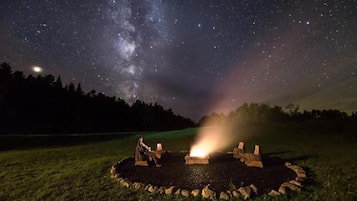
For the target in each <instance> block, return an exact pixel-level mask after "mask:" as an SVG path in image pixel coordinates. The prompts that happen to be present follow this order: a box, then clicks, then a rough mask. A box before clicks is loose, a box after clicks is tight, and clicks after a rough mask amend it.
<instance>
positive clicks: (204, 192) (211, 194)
mask: <svg viewBox="0 0 357 201" xmlns="http://www.w3.org/2000/svg"><path fill="white" fill-rule="evenodd" d="M201 195H202V197H203V198H208V199H214V198H216V193H215V192H214V191H212V190H211V189H209V184H208V185H207V186H205V187H204V188H203V189H202V192H201Z"/></svg>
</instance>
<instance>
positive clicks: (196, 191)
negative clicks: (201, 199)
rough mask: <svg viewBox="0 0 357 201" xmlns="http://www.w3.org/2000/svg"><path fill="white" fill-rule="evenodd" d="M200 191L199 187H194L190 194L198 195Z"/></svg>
mask: <svg viewBox="0 0 357 201" xmlns="http://www.w3.org/2000/svg"><path fill="white" fill-rule="evenodd" d="M200 193H201V191H200V189H194V190H192V191H191V194H192V195H193V197H197V196H199V195H200Z"/></svg>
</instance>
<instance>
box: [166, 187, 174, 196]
mask: <svg viewBox="0 0 357 201" xmlns="http://www.w3.org/2000/svg"><path fill="white" fill-rule="evenodd" d="M174 188H175V186H170V187H169V188H167V189H166V190H165V194H166V195H171V194H172V191H173V190H174Z"/></svg>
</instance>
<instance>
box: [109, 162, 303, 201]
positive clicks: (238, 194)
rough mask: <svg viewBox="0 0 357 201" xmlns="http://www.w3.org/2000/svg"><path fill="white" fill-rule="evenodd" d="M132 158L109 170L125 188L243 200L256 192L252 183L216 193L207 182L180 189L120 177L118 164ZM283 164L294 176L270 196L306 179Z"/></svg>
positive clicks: (296, 188)
mask: <svg viewBox="0 0 357 201" xmlns="http://www.w3.org/2000/svg"><path fill="white" fill-rule="evenodd" d="M129 159H132V158H126V159H123V160H121V161H118V162H117V164H115V165H114V166H112V168H111V170H110V175H111V178H113V179H115V180H116V181H117V182H119V183H120V184H121V185H122V186H124V187H127V188H134V189H143V190H145V191H148V192H150V193H160V194H165V195H178V196H183V197H190V196H192V197H198V196H202V198H207V199H216V198H218V199H222V200H229V199H230V198H243V199H244V200H247V199H249V198H252V196H256V195H257V194H258V188H257V187H256V186H255V185H254V184H251V185H249V186H242V187H239V188H238V189H235V190H232V191H230V190H227V191H226V192H223V191H222V192H220V193H219V195H217V194H216V192H214V191H213V190H211V189H210V188H209V186H210V185H209V184H208V185H207V186H205V187H204V188H203V189H202V190H201V189H194V190H191V191H190V190H188V189H181V188H178V187H176V186H169V187H164V186H154V185H152V184H145V183H142V182H133V181H129V180H127V179H125V178H122V177H121V176H120V174H119V173H118V172H117V168H118V167H120V165H121V164H122V163H123V162H125V161H127V160H129ZM285 166H286V167H287V168H289V169H291V170H293V171H294V172H295V173H296V178H295V180H291V181H288V182H284V183H282V184H281V185H280V187H279V189H278V190H271V191H270V192H269V193H268V195H269V196H272V197H276V196H280V195H286V194H287V193H288V191H289V190H290V191H295V192H300V191H301V189H302V188H303V185H302V182H303V181H305V180H306V179H307V176H306V172H305V171H304V170H303V169H302V168H301V167H300V166H297V165H292V164H291V163H290V162H286V163H285Z"/></svg>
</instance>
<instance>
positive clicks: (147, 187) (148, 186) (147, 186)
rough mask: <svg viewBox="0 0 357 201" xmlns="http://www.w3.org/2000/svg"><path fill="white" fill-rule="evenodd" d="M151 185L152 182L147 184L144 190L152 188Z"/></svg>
mask: <svg viewBox="0 0 357 201" xmlns="http://www.w3.org/2000/svg"><path fill="white" fill-rule="evenodd" d="M150 186H152V185H151V184H148V185H146V186H145V188H144V190H146V191H147V190H148V189H149V188H150Z"/></svg>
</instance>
